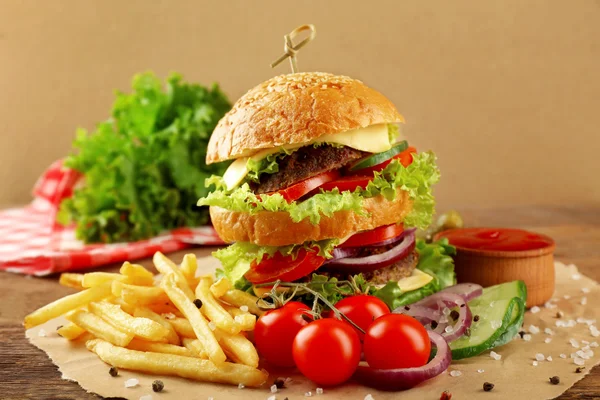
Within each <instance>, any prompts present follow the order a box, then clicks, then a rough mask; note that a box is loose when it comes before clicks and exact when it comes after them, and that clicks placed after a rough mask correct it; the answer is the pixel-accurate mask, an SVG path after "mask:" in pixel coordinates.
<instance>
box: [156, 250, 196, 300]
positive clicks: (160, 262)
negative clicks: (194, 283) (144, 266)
mask: <svg viewBox="0 0 600 400" xmlns="http://www.w3.org/2000/svg"><path fill="white" fill-rule="evenodd" d="M152 262H153V263H154V266H155V267H156V269H157V270H158V271H159V272H160V273H161V274H163V275H164V276H167V275H168V274H170V273H172V274H174V275H175V282H177V283H178V284H179V288H180V289H181V290H182V291H183V293H184V294H185V295H186V296H187V298H188V299H190V300H191V301H194V299H195V297H194V292H192V289H190V286H189V284H188V281H187V279H186V277H185V276H184V275H183V272H181V270H180V269H179V267H177V265H176V264H175V263H174V262H173V261H171V260H170V259H169V258H167V257H166V256H165V255H164V254H163V253H161V252H160V251H157V252H156V253H154V257H152ZM163 279H164V278H163Z"/></svg>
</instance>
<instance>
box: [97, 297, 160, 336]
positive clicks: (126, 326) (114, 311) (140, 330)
mask: <svg viewBox="0 0 600 400" xmlns="http://www.w3.org/2000/svg"><path fill="white" fill-rule="evenodd" d="M90 310H91V311H92V312H93V313H94V314H96V315H97V316H99V317H101V318H102V319H104V320H105V321H106V322H108V323H110V324H112V325H114V326H115V327H116V328H118V329H119V330H122V331H124V332H128V333H130V334H132V335H135V336H139V337H141V338H144V339H146V340H149V341H152V342H160V341H165V342H166V341H167V337H168V336H169V333H170V332H169V330H168V329H167V328H165V327H164V326H162V325H161V324H159V323H158V322H156V321H153V320H151V319H148V318H136V317H132V316H131V315H129V314H127V313H126V312H125V311H123V310H121V307H119V306H118V305H116V304H111V303H109V302H106V301H103V302H97V303H90Z"/></svg>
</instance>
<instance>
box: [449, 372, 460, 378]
mask: <svg viewBox="0 0 600 400" xmlns="http://www.w3.org/2000/svg"><path fill="white" fill-rule="evenodd" d="M461 375H462V372H460V371H457V370H453V371H450V376H453V377H457V376H461Z"/></svg>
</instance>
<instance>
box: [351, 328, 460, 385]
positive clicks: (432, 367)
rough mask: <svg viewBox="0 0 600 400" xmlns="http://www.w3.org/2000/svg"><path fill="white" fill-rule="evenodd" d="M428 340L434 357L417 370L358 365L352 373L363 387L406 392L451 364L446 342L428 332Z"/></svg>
mask: <svg viewBox="0 0 600 400" xmlns="http://www.w3.org/2000/svg"><path fill="white" fill-rule="evenodd" d="M427 333H428V334H429V340H430V341H431V343H432V345H433V346H435V347H436V348H437V351H436V354H435V357H433V359H432V360H431V361H429V362H428V363H427V364H426V365H424V366H422V367H418V368H398V369H375V368H371V367H367V366H364V365H359V366H358V369H357V370H356V372H355V373H354V377H355V378H356V380H358V381H359V382H361V383H362V384H363V385H366V386H370V387H374V388H376V389H381V390H406V389H410V388H412V387H414V386H416V385H418V384H420V383H421V382H424V381H426V380H428V379H431V378H433V377H435V376H438V375H439V374H441V373H442V372H444V371H445V370H446V369H447V368H448V367H449V366H450V362H452V353H451V352H450V348H449V347H448V343H447V342H446V340H445V339H444V338H443V337H442V336H441V335H439V334H437V333H435V332H431V331H428V332H427Z"/></svg>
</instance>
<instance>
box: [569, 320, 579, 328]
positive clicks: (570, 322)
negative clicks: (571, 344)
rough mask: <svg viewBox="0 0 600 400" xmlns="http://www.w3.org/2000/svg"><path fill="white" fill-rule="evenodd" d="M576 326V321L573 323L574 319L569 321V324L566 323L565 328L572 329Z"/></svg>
mask: <svg viewBox="0 0 600 400" xmlns="http://www.w3.org/2000/svg"><path fill="white" fill-rule="evenodd" d="M576 325H577V321H575V320H574V319H570V320H569V322H567V328H572V327H574V326H576Z"/></svg>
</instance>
